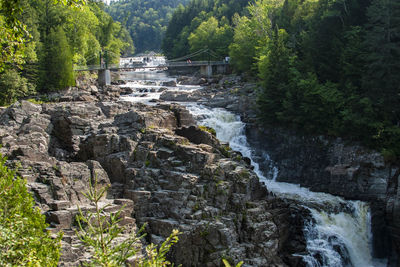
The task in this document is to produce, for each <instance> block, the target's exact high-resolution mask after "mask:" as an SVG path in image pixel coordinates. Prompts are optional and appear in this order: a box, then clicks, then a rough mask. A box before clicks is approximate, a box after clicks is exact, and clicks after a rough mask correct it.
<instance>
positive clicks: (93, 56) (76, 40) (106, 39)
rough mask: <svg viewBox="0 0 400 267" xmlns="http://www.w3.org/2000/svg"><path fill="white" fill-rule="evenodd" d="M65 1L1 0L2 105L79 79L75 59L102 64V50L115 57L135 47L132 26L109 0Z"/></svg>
mask: <svg viewBox="0 0 400 267" xmlns="http://www.w3.org/2000/svg"><path fill="white" fill-rule="evenodd" d="M79 1H80V0H69V3H75V2H76V3H78V2H79ZM62 2H67V1H54V0H20V1H9V2H8V1H5V0H2V1H0V5H1V7H2V9H1V10H2V13H0V25H1V27H0V31H1V35H0V36H1V40H0V42H1V44H2V47H3V48H4V49H3V50H2V51H1V65H0V104H1V105H7V104H10V103H12V102H14V101H15V100H16V99H18V98H20V97H24V96H28V95H34V94H35V93H36V92H39V93H48V92H51V91H56V90H59V89H64V88H66V87H68V86H71V85H74V84H75V77H74V73H73V65H80V66H85V65H91V64H99V63H98V62H99V53H100V51H102V50H103V51H106V50H107V51H108V55H109V60H110V61H111V62H113V61H114V62H116V61H118V60H119V57H120V55H121V54H132V53H133V52H134V46H133V41H132V39H131V37H130V35H129V33H128V31H127V30H126V29H125V28H124V27H123V26H121V24H120V23H118V22H114V20H113V19H112V17H111V16H110V15H109V14H107V13H106V12H105V5H104V3H102V2H98V1H87V3H86V4H85V5H74V6H69V5H65V4H63V3H62ZM83 2H85V1H83ZM13 5H14V6H13ZM7 12H8V13H7ZM10 13H11V14H10Z"/></svg>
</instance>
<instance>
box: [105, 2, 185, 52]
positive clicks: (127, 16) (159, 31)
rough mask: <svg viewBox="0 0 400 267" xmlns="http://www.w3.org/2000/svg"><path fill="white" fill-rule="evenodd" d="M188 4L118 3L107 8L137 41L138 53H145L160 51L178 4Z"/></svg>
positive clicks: (113, 3)
mask: <svg viewBox="0 0 400 267" xmlns="http://www.w3.org/2000/svg"><path fill="white" fill-rule="evenodd" d="M187 2H188V0H178V1H177V0H163V1H158V0H146V1H137V0H125V1H116V2H112V3H111V5H110V6H109V7H107V11H108V12H109V13H110V14H111V16H112V17H113V18H114V19H115V20H117V21H119V22H120V23H121V24H122V25H123V26H125V27H126V28H127V30H128V32H129V33H128V34H130V37H131V38H132V39H133V40H134V41H135V46H136V50H137V52H138V53H143V52H146V51H159V50H160V47H161V40H162V38H163V37H164V34H165V30H166V27H167V24H168V21H169V20H170V18H171V16H172V12H173V10H174V9H175V8H176V7H177V6H178V4H186V3H187ZM132 53H133V51H132ZM127 54H129V53H127Z"/></svg>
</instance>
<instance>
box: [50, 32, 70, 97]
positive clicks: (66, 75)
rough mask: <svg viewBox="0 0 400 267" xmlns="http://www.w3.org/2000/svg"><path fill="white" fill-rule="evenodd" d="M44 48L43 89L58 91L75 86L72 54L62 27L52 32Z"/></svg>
mask: <svg viewBox="0 0 400 267" xmlns="http://www.w3.org/2000/svg"><path fill="white" fill-rule="evenodd" d="M44 46H45V48H44V49H45V56H44V57H43V59H42V65H43V66H44V71H43V73H42V75H43V77H42V82H43V83H44V84H43V85H42V87H43V88H46V91H56V90H60V89H65V88H66V87H68V86H72V85H75V78H74V71H73V68H72V54H71V51H70V47H69V45H68V42H67V37H66V35H65V32H64V30H63V29H62V28H61V27H58V28H57V29H56V30H51V31H50V34H49V35H48V37H47V40H46V42H45V44H44Z"/></svg>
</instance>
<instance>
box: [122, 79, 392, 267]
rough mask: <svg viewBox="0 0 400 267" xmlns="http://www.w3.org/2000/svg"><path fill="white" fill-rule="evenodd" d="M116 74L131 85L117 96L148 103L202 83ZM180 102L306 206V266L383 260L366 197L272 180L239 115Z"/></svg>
mask: <svg viewBox="0 0 400 267" xmlns="http://www.w3.org/2000/svg"><path fill="white" fill-rule="evenodd" d="M121 78H122V79H125V80H127V81H129V82H128V83H127V84H126V85H123V86H124V87H131V88H133V89H134V91H135V92H134V93H133V94H131V95H128V96H122V97H121V99H122V100H124V101H132V102H142V103H145V104H149V105H155V104H157V100H158V99H159V97H160V95H161V94H162V91H165V90H173V91H179V90H184V91H188V90H197V89H201V87H200V86H183V85H182V86H181V85H177V86H176V87H165V86H162V84H163V82H168V81H171V80H174V81H176V79H175V78H171V77H168V76H167V74H166V73H165V72H155V71H147V72H144V71H143V72H126V73H123V74H121ZM180 104H182V105H185V106H186V107H187V108H188V110H189V111H190V112H191V113H192V115H193V116H194V117H195V119H196V121H197V122H198V124H199V125H204V126H208V127H211V128H213V129H215V131H216V134H217V138H218V139H219V140H220V141H223V142H227V143H229V145H230V147H231V148H232V149H233V150H235V151H239V152H241V153H242V155H243V156H244V157H248V158H250V159H251V164H252V166H253V167H254V171H255V172H256V174H257V175H258V177H259V179H260V181H262V182H263V183H264V184H265V185H266V187H267V188H268V190H269V191H271V192H273V193H274V194H275V195H277V196H279V197H282V198H286V199H292V200H295V201H296V202H298V203H299V204H300V205H302V206H303V207H305V208H306V209H308V210H309V211H310V213H311V215H312V220H310V221H307V222H305V225H304V233H305V239H306V242H307V252H308V253H307V254H306V255H295V256H301V257H302V258H303V260H304V262H305V263H306V265H307V266H310V267H311V266H312V267H314V266H315V267H318V266H326V267H340V266H353V267H380V266H386V262H385V261H379V260H376V259H373V257H372V246H371V240H372V234H371V229H370V225H371V222H370V212H369V206H368V204H367V203H364V202H361V201H347V200H344V199H342V198H340V197H336V196H333V195H330V194H325V193H316V192H311V191H309V190H308V189H307V188H303V187H300V186H298V185H295V184H288V183H281V182H277V181H276V177H277V174H278V172H279V170H278V169H277V168H276V167H275V166H274V163H273V161H271V160H270V159H269V156H268V153H267V151H265V153H264V154H263V156H264V160H267V161H268V162H269V164H270V168H269V169H270V170H271V171H270V172H268V173H263V172H262V171H261V170H260V168H259V164H258V163H257V162H255V161H254V160H253V158H255V157H254V154H253V150H252V148H251V147H250V146H249V144H248V142H247V138H246V136H245V127H246V125H245V123H243V122H242V121H241V120H240V116H238V115H235V114H233V113H231V112H229V111H227V110H225V109H221V108H209V107H206V106H204V105H198V104H196V103H180Z"/></svg>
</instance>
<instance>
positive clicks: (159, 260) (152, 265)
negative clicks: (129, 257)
mask: <svg viewBox="0 0 400 267" xmlns="http://www.w3.org/2000/svg"><path fill="white" fill-rule="evenodd" d="M179 234H180V233H179V231H178V230H176V229H174V230H172V233H171V235H170V236H169V237H168V238H167V239H166V240H165V241H164V242H163V243H162V244H161V246H160V248H159V249H157V246H155V245H154V244H150V245H148V246H147V247H146V254H147V255H146V259H145V260H143V261H142V262H141V263H140V264H139V266H140V267H164V266H170V265H173V264H171V262H169V261H167V260H166V257H167V253H168V252H169V250H170V249H171V247H172V246H173V245H174V244H176V243H177V242H178V240H179V239H178V235H179Z"/></svg>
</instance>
